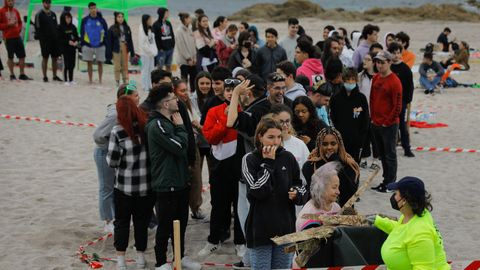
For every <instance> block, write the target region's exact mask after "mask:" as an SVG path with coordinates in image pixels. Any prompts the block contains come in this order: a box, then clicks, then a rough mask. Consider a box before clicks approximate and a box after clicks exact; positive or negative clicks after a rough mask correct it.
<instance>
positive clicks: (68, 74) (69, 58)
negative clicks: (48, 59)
mask: <svg viewBox="0 0 480 270" xmlns="http://www.w3.org/2000/svg"><path fill="white" fill-rule="evenodd" d="M75 56H76V51H71V52H64V53H63V66H64V67H63V79H64V81H65V82H71V81H73V70H74V69H75Z"/></svg>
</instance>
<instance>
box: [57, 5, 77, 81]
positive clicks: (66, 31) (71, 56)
mask: <svg viewBox="0 0 480 270" xmlns="http://www.w3.org/2000/svg"><path fill="white" fill-rule="evenodd" d="M58 36H59V40H60V50H61V52H62V56H63V80H64V81H65V84H68V85H69V84H72V83H74V82H73V70H74V69H75V56H76V55H77V44H78V31H77V27H75V25H73V23H72V14H70V12H65V13H63V14H62V16H61V17H60V25H59V26H58Z"/></svg>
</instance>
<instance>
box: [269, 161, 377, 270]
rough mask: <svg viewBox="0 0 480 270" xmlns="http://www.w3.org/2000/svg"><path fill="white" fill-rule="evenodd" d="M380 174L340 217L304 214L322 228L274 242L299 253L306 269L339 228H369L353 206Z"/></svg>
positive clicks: (346, 206)
mask: <svg viewBox="0 0 480 270" xmlns="http://www.w3.org/2000/svg"><path fill="white" fill-rule="evenodd" d="M378 172H379V169H378V168H377V169H376V170H375V171H374V172H373V173H372V174H371V175H370V177H369V178H368V179H367V180H366V181H365V182H364V183H363V184H362V186H361V187H360V188H359V189H358V190H357V192H355V194H354V195H353V196H352V197H351V198H350V199H349V200H348V201H347V203H346V204H345V205H344V206H343V207H342V209H341V210H340V212H339V214H338V215H315V214H304V215H303V216H302V217H303V218H307V219H313V220H319V221H321V222H322V224H323V225H322V226H320V227H316V228H310V229H306V230H303V231H301V232H296V233H291V234H287V235H284V236H280V237H275V238H272V241H273V242H274V243H275V244H277V245H288V246H287V247H286V248H285V252H287V253H292V252H298V256H297V257H296V259H295V260H296V262H297V264H298V266H300V267H304V266H305V265H306V264H307V263H308V261H309V260H310V258H311V257H312V256H313V255H314V254H315V253H316V252H317V250H318V249H319V248H320V243H321V240H322V239H324V240H327V239H328V238H329V237H330V236H332V234H333V232H334V231H335V228H336V227H337V226H369V223H368V222H367V219H366V217H365V216H362V215H358V213H357V212H356V211H355V209H354V208H353V204H354V203H355V202H356V201H357V199H358V198H359V197H360V196H361V195H362V194H363V193H364V192H365V190H366V189H367V188H368V186H369V185H370V183H371V182H372V181H373V179H374V178H375V176H377V174H378Z"/></svg>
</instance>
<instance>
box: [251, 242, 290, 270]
mask: <svg viewBox="0 0 480 270" xmlns="http://www.w3.org/2000/svg"><path fill="white" fill-rule="evenodd" d="M284 248H285V246H283V245H282V246H275V245H273V244H272V245H265V246H259V247H255V248H251V249H250V260H251V261H252V270H257V269H258V270H264V269H290V268H291V267H292V259H293V253H285V252H284V251H283V249H284Z"/></svg>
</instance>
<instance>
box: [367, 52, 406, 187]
mask: <svg viewBox="0 0 480 270" xmlns="http://www.w3.org/2000/svg"><path fill="white" fill-rule="evenodd" d="M392 58H393V57H392V55H391V54H390V53H389V52H387V51H380V52H379V53H378V54H377V56H375V58H374V62H375V65H376V67H377V69H378V73H377V74H376V75H375V76H373V80H372V90H371V93H370V114H371V119H372V124H373V134H374V137H375V140H376V142H377V145H378V152H379V154H380V159H381V160H382V169H383V182H382V183H381V184H380V185H378V186H376V187H372V189H374V190H377V191H378V192H387V185H388V184H389V183H392V182H395V181H396V179H397V152H396V144H397V134H398V124H399V122H400V121H399V115H400V111H401V109H402V84H401V82H400V80H399V79H398V77H397V75H395V73H393V72H392V71H391V69H390V66H391V65H392Z"/></svg>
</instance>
